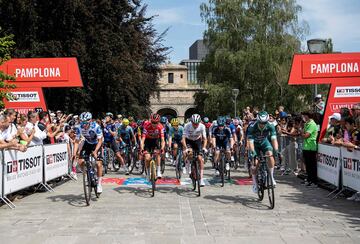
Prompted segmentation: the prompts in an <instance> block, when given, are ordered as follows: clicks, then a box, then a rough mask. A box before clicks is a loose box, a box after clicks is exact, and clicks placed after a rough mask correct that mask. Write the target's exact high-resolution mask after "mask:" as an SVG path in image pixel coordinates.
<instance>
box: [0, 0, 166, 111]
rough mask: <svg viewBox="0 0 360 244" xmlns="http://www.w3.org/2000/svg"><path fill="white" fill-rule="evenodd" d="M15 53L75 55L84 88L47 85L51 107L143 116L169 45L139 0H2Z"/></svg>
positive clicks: (0, 5) (3, 18)
mask: <svg viewBox="0 0 360 244" xmlns="http://www.w3.org/2000/svg"><path fill="white" fill-rule="evenodd" d="M0 9H1V10H0V21H1V23H4V27H5V29H6V31H7V32H8V33H13V34H14V35H15V41H16V43H17V45H16V50H15V52H14V56H15V57H67V56H74V57H77V59H78V63H79V67H80V72H81V76H82V80H83V83H84V88H78V89H47V90H46V91H45V95H46V99H47V103H48V105H49V107H50V108H53V109H57V108H61V109H64V110H67V111H71V112H81V111H84V110H90V111H92V112H93V113H95V114H100V113H102V112H106V111H112V112H115V113H125V114H128V113H129V112H132V113H133V115H135V116H145V114H146V112H147V111H148V106H149V96H150V94H152V93H153V92H154V91H156V89H157V80H158V75H159V73H160V68H159V66H160V64H161V63H162V62H164V61H165V59H166V52H167V48H166V47H164V46H163V45H162V44H161V43H162V38H163V35H158V34H157V33H156V31H155V30H154V28H153V25H152V23H151V21H152V17H145V13H146V5H143V4H142V3H141V1H140V0H122V1H113V0H102V1H98V0H75V1H74V0H56V1H55V0H49V1H36V0H35V1H28V0H14V1H11V2H9V1H3V0H0Z"/></svg>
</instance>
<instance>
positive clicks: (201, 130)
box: [184, 122, 206, 141]
mask: <svg viewBox="0 0 360 244" xmlns="http://www.w3.org/2000/svg"><path fill="white" fill-rule="evenodd" d="M184 136H185V138H186V139H189V140H192V141H196V140H199V139H201V136H202V137H203V138H206V130H205V125H203V124H199V125H198V127H196V128H194V126H193V125H192V123H191V122H189V123H187V124H186V125H185V127H184Z"/></svg>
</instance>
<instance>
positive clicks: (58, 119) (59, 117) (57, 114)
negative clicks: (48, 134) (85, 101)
mask: <svg viewBox="0 0 360 244" xmlns="http://www.w3.org/2000/svg"><path fill="white" fill-rule="evenodd" d="M63 115H64V113H63V112H62V111H61V110H58V111H56V120H57V121H60V119H61V118H62V117H63Z"/></svg>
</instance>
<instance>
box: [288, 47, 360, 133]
mask: <svg viewBox="0 0 360 244" xmlns="http://www.w3.org/2000/svg"><path fill="white" fill-rule="evenodd" d="M359 68H360V53H336V54H304V55H294V58H293V63H292V67H291V71H290V76H289V82H288V83H289V85H305V84H331V88H330V92H329V95H328V99H327V106H326V108H325V113H324V119H323V124H322V126H321V132H320V139H321V138H322V137H323V136H324V134H325V131H326V128H327V125H328V120H329V116H331V115H332V114H333V113H338V112H340V109H341V108H343V107H347V108H352V106H353V105H354V104H357V103H359V102H360V71H359Z"/></svg>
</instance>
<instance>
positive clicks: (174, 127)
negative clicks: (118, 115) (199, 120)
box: [168, 118, 184, 165]
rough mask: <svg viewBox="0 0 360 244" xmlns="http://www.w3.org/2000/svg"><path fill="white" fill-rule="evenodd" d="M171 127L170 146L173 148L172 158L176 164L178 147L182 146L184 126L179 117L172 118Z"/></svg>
mask: <svg viewBox="0 0 360 244" xmlns="http://www.w3.org/2000/svg"><path fill="white" fill-rule="evenodd" d="M170 123H171V128H170V131H169V140H168V141H169V142H168V143H169V144H168V147H169V148H172V150H173V151H172V155H173V159H172V162H171V163H172V164H173V165H175V160H176V156H177V153H178V148H179V147H181V140H182V136H183V134H184V127H182V126H181V125H179V124H180V122H179V119H178V118H173V119H171V122H170Z"/></svg>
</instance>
